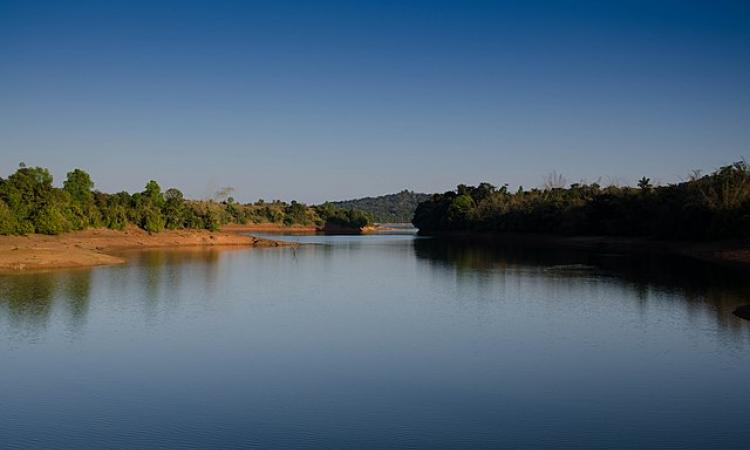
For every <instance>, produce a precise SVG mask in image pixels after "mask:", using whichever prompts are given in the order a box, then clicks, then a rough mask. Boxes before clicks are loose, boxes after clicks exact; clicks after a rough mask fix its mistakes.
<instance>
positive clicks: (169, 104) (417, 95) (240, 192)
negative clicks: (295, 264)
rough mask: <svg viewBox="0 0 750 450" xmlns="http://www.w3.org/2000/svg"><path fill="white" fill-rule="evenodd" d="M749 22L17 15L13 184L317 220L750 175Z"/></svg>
mask: <svg viewBox="0 0 750 450" xmlns="http://www.w3.org/2000/svg"><path fill="white" fill-rule="evenodd" d="M749 138H750V3H749V2H722V1H705V2H693V1H659V0H651V1H643V2H630V1H618V2H601V1H591V2H585V1H578V2H577V1H538V2H537V1H505V2H501V1H455V2H443V1H439V0H432V1H387V2H357V1H341V2H328V1H323V0H321V1H314V2H313V1H304V2H302V1H301V2H292V1H283V0H281V1H266V2H252V1H204V2H198V1H188V0H182V1H173V2H163V1H75V2H67V1H49V2H47V1H33V2H30V1H18V2H15V1H6V0H0V176H3V177H4V176H7V175H8V174H10V173H12V172H13V171H14V170H15V169H16V168H17V167H18V163H19V162H20V161H23V162H25V163H26V164H27V165H39V166H43V167H47V168H49V169H50V170H51V171H52V173H53V175H54V176H55V180H56V183H57V184H59V183H60V182H61V181H62V180H63V179H64V177H65V173H66V172H68V171H69V170H72V169H74V168H82V169H85V170H87V171H88V172H89V173H90V174H91V175H92V177H93V179H94V181H95V183H96V187H97V188H98V189H100V190H103V191H105V192H115V191H120V190H127V191H130V192H133V191H138V190H142V189H143V186H144V185H145V184H146V182H147V181H148V180H149V179H155V180H157V181H158V182H159V183H160V184H161V185H162V187H163V188H165V189H166V188H168V187H178V188H180V189H181V190H182V191H183V192H184V193H185V194H186V195H187V196H189V197H192V198H207V197H210V196H211V195H212V194H213V193H214V192H215V191H217V190H219V189H220V188H222V187H224V186H231V187H234V189H235V193H234V197H235V198H236V199H238V200H240V201H254V200H256V199H258V198H263V199H265V200H272V199H283V200H292V199H296V200H299V201H304V202H307V203H318V202H322V201H325V200H341V199H347V198H355V197H360V196H366V195H380V194H385V193H392V192H397V191H400V190H402V189H410V190H416V191H419V192H442V191H446V190H449V189H452V188H454V187H455V186H456V185H457V184H459V183H465V184H476V183H479V182H482V181H487V182H490V183H493V184H496V185H502V184H504V183H508V184H509V185H510V186H512V187H517V186H519V185H522V186H524V187H532V186H538V185H541V184H542V183H543V180H544V177H545V176H546V175H547V174H549V173H550V172H552V171H556V172H558V173H562V174H563V175H564V176H565V177H566V179H567V180H568V181H569V182H575V181H579V180H584V181H596V180H598V179H600V180H601V181H602V182H605V183H610V182H614V183H619V184H633V183H635V181H636V180H637V179H638V178H640V177H641V176H644V175H645V176H649V177H650V178H651V179H652V180H655V181H657V182H661V183H669V182H675V181H679V180H680V179H684V178H686V176H687V174H688V173H689V172H690V171H691V170H692V169H702V170H703V171H704V172H705V171H710V170H713V169H715V168H717V167H720V166H722V165H726V164H728V163H731V162H734V161H737V160H739V159H741V158H743V157H744V158H749V157H750V150H749V149H748V142H749Z"/></svg>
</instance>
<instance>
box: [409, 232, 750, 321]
mask: <svg viewBox="0 0 750 450" xmlns="http://www.w3.org/2000/svg"><path fill="white" fill-rule="evenodd" d="M413 242H414V251H415V254H416V255H417V257H418V258H420V259H424V260H427V261H429V262H430V264H431V265H432V266H433V267H438V268H441V269H443V270H451V271H456V272H457V273H458V274H461V273H463V272H474V271H493V272H499V273H507V272H509V271H513V270H520V269H524V268H525V269H527V270H528V269H531V270H536V271H539V272H542V271H543V273H544V276H545V277H556V278H560V277H570V278H573V279H574V278H581V277H592V276H593V277H597V278H602V277H607V278H608V279H609V280H611V281H616V282H620V283H622V284H624V285H626V286H627V287H629V288H631V289H633V290H634V291H635V294H636V295H635V297H636V299H638V301H639V302H641V303H645V302H647V301H648V297H649V296H648V292H650V291H653V290H658V291H660V292H666V293H673V294H677V296H678V297H681V298H683V299H684V300H685V301H684V304H683V306H684V307H685V308H686V309H687V312H688V313H689V314H690V313H697V312H709V313H712V314H714V315H715V316H716V320H717V321H718V323H719V325H720V326H721V327H723V328H736V329H746V328H747V327H748V325H750V322H743V321H741V320H739V319H737V318H736V317H735V316H734V315H733V314H732V312H733V311H734V309H735V308H737V307H738V306H739V305H742V304H746V303H750V280H748V279H747V277H746V276H743V275H745V274H742V273H738V272H737V271H735V270H730V269H726V268H723V267H720V266H717V265H714V264H708V263H703V262H700V261H694V260H691V259H687V258H681V257H676V256H663V255H653V254H639V255H615V254H607V253H601V252H596V251H586V250H577V249H569V248H559V247H557V248H553V247H543V246H533V245H528V244H526V243H512V242H511V243H508V242H497V241H490V240H481V241H472V240H468V239H448V238H445V239H440V238H437V239H415V240H414V241H413ZM459 280H460V277H459Z"/></svg>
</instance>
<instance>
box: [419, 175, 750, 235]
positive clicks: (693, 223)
mask: <svg viewBox="0 0 750 450" xmlns="http://www.w3.org/2000/svg"><path fill="white" fill-rule="evenodd" d="M412 223H413V224H414V225H415V226H416V227H417V228H419V229H420V232H421V233H436V232H446V231H461V232H463V231H469V232H530V233H549V234H563V235H608V236H640V237H655V238H660V239H689V240H705V239H722V238H743V237H750V168H748V165H747V164H746V163H745V162H738V163H735V164H732V165H729V166H725V167H722V168H721V169H719V170H717V171H716V172H714V173H712V174H710V175H706V176H702V177H700V176H695V177H692V178H691V179H690V181H686V182H682V183H677V184H672V185H668V186H658V187H654V186H652V185H651V183H650V180H649V179H648V178H645V177H644V178H642V179H641V180H640V181H639V182H638V187H637V188H634V187H617V186H609V187H605V188H602V187H601V186H599V185H598V184H596V183H593V184H572V185H570V186H569V187H567V188H564V187H553V186H548V187H547V188H545V189H532V190H528V191H527V190H523V189H519V190H518V192H516V193H511V192H509V191H508V189H507V187H506V186H503V187H500V188H496V187H495V186H492V185H491V184H488V183H482V184H480V185H479V186H476V187H474V186H465V185H459V186H458V188H457V189H456V191H450V192H446V193H444V194H435V195H433V196H432V197H431V198H430V199H429V200H427V201H425V202H422V203H420V204H419V206H418V207H417V209H416V211H415V214H414V218H413V220H412Z"/></svg>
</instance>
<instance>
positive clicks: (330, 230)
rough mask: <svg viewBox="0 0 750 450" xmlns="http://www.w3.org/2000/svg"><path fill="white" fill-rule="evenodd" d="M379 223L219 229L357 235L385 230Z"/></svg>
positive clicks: (233, 231) (254, 225) (230, 227)
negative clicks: (345, 225) (356, 226)
mask: <svg viewBox="0 0 750 450" xmlns="http://www.w3.org/2000/svg"><path fill="white" fill-rule="evenodd" d="M387 229H388V228H383V227H381V226H380V225H368V226H366V227H361V228H350V227H342V226H337V225H331V224H327V225H325V226H324V227H316V226H315V225H283V224H279V223H249V224H244V225H240V224H228V225H224V226H223V227H221V231H226V232H228V233H251V232H253V231H258V232H263V233H280V234H281V233H284V234H318V233H320V234H333V235H338V234H340V235H357V234H371V233H375V232H378V231H383V230H387Z"/></svg>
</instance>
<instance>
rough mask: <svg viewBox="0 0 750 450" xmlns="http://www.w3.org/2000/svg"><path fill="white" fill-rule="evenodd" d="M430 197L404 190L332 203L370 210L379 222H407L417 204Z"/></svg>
mask: <svg viewBox="0 0 750 450" xmlns="http://www.w3.org/2000/svg"><path fill="white" fill-rule="evenodd" d="M429 198H430V195H429V194H420V193H417V192H413V191H407V190H403V191H401V192H398V193H396V194H387V195H381V196H378V197H363V198H358V199H354V200H345V201H340V202H331V203H333V205H334V206H335V207H337V208H343V209H346V210H348V209H352V208H353V209H355V210H356V209H360V210H362V211H365V212H368V213H370V214H371V215H372V217H373V219H374V220H375V221H376V222H379V223H406V222H411V219H412V217H414V211H415V210H416V209H417V205H419V203H420V202H423V201H425V200H428V199H429Z"/></svg>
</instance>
